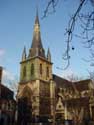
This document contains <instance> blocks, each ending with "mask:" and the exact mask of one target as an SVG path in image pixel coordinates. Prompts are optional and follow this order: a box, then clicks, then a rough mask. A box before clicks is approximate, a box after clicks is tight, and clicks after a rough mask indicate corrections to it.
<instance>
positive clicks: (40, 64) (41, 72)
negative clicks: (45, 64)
mask: <svg viewBox="0 0 94 125" xmlns="http://www.w3.org/2000/svg"><path fill="white" fill-rule="evenodd" d="M40 74H41V75H42V64H40Z"/></svg>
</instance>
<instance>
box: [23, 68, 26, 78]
mask: <svg viewBox="0 0 94 125" xmlns="http://www.w3.org/2000/svg"><path fill="white" fill-rule="evenodd" d="M23 77H26V66H24V68H23Z"/></svg>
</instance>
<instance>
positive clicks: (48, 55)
mask: <svg viewBox="0 0 94 125" xmlns="http://www.w3.org/2000/svg"><path fill="white" fill-rule="evenodd" d="M47 60H48V61H49V62H51V53H50V49H49V48H48V52H47Z"/></svg>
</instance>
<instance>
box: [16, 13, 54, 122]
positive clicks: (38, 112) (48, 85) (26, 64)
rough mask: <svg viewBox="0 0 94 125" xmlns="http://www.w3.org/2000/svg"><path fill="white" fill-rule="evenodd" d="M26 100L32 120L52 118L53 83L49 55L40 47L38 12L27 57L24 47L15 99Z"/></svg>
mask: <svg viewBox="0 0 94 125" xmlns="http://www.w3.org/2000/svg"><path fill="white" fill-rule="evenodd" d="M21 98H27V100H28V102H29V104H30V105H31V107H32V109H31V110H32V119H33V120H35V117H37V118H38V119H41V120H42V119H46V120H48V119H49V118H51V117H52V116H53V109H54V108H53V100H54V99H53V98H54V82H53V80H52V62H51V53H50V50H49V49H48V52H47V56H46V55H45V50H44V48H43V45H42V40H41V32H40V23H39V17H38V12H37V13H36V18H35V24H34V31H33V39H32V44H31V47H30V49H29V53H28V55H27V54H26V48H25V47H24V50H23V53H22V60H21V62H20V82H19V87H18V94H17V99H18V100H19V99H21Z"/></svg>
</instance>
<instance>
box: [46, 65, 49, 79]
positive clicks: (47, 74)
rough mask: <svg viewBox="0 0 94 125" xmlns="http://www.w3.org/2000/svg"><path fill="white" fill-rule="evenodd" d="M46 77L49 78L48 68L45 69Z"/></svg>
mask: <svg viewBox="0 0 94 125" xmlns="http://www.w3.org/2000/svg"><path fill="white" fill-rule="evenodd" d="M46 76H47V77H49V67H47V69H46Z"/></svg>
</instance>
